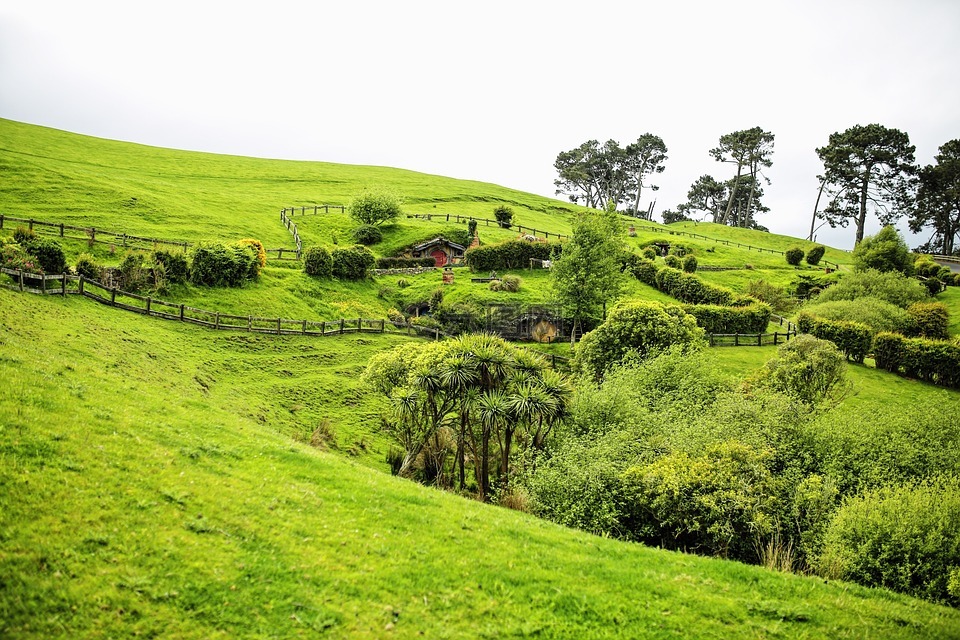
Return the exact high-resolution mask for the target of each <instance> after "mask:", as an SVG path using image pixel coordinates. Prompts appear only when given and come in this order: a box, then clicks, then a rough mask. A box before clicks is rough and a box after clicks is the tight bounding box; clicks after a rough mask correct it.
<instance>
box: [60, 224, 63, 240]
mask: <svg viewBox="0 0 960 640" xmlns="http://www.w3.org/2000/svg"><path fill="white" fill-rule="evenodd" d="M60 237H61V238H62V237H63V223H62V222H61V223H60Z"/></svg>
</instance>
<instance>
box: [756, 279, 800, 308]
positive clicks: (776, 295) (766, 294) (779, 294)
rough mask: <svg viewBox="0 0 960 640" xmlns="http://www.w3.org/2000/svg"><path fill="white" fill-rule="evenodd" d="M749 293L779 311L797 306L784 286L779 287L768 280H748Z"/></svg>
mask: <svg viewBox="0 0 960 640" xmlns="http://www.w3.org/2000/svg"><path fill="white" fill-rule="evenodd" d="M747 295H749V296H750V297H752V298H756V299H757V300H760V301H761V302H766V303H767V304H768V305H770V306H771V307H772V308H773V310H774V311H776V312H778V313H787V312H790V311H792V310H793V308H794V306H795V305H794V302H793V300H791V299H790V297H789V296H788V295H787V292H786V290H785V289H784V288H783V287H778V286H777V285H775V284H771V283H769V282H767V281H766V280H751V281H750V282H748V283H747Z"/></svg>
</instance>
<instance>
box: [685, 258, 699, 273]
mask: <svg viewBox="0 0 960 640" xmlns="http://www.w3.org/2000/svg"><path fill="white" fill-rule="evenodd" d="M683 270H684V271H686V272H687V273H695V272H696V270H697V259H696V258H695V257H694V256H687V257H686V258H684V259H683Z"/></svg>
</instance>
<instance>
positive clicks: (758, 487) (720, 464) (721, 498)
mask: <svg viewBox="0 0 960 640" xmlns="http://www.w3.org/2000/svg"><path fill="white" fill-rule="evenodd" d="M770 455H771V454H770V452H768V451H763V450H757V449H755V448H753V447H751V446H750V445H747V444H744V443H741V442H738V441H728V442H724V443H721V444H716V445H712V446H710V447H709V448H708V449H707V450H706V451H705V452H704V453H703V454H701V455H698V456H691V455H689V454H687V453H685V452H682V451H680V452H675V453H671V454H668V455H665V456H663V457H661V458H659V459H658V460H656V461H655V462H653V463H652V464H648V465H645V466H635V467H631V468H630V469H628V470H627V471H626V472H625V473H624V474H623V476H622V477H621V480H622V482H623V485H624V487H623V494H624V503H625V506H624V509H625V510H626V511H627V512H628V514H627V520H628V521H629V522H630V528H631V529H633V530H634V531H636V532H637V534H638V537H639V538H640V539H641V540H643V541H645V542H647V543H649V544H658V545H660V546H663V547H666V548H672V549H683V550H687V551H693V552H697V553H705V554H711V555H716V556H721V557H724V558H734V559H738V560H744V561H749V560H754V559H755V558H756V550H755V547H754V543H755V541H756V540H757V539H758V538H762V537H765V536H766V535H768V534H770V533H771V532H772V529H773V522H774V518H773V517H772V516H773V515H774V514H773V513H771V511H770V506H771V501H770V495H771V494H773V493H774V490H775V480H774V478H773V476H772V474H771V473H770V470H769V469H768V468H767V462H768V460H769V459H770Z"/></svg>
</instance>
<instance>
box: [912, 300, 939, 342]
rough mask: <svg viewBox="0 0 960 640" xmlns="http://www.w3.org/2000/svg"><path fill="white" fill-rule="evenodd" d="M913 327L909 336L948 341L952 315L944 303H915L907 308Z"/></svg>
mask: <svg viewBox="0 0 960 640" xmlns="http://www.w3.org/2000/svg"><path fill="white" fill-rule="evenodd" d="M907 314H908V315H909V316H910V320H911V327H910V330H909V331H904V333H906V334H908V335H915V336H920V337H922V338H934V339H936V340H946V339H947V337H948V336H949V332H948V328H949V326H950V313H949V311H947V307H946V305H944V304H943V303H942V302H914V303H913V304H912V305H910V306H909V307H907Z"/></svg>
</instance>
